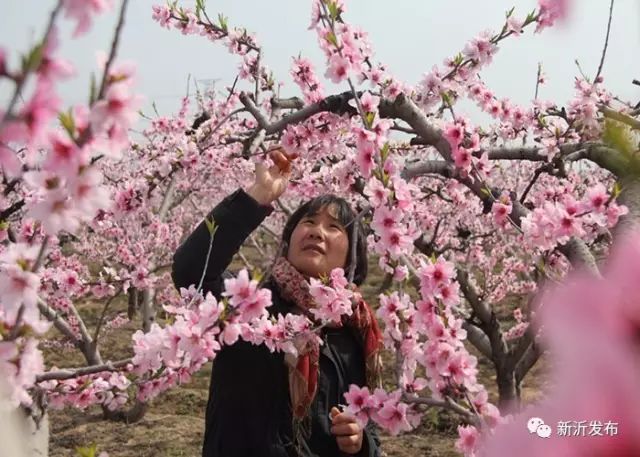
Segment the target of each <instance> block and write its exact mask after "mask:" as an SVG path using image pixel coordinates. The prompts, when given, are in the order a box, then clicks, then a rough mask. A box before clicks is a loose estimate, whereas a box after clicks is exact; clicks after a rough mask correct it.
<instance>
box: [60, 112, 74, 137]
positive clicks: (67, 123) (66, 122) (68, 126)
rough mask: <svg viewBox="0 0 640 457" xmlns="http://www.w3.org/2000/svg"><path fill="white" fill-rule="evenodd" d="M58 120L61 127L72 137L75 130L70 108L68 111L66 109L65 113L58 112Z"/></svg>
mask: <svg viewBox="0 0 640 457" xmlns="http://www.w3.org/2000/svg"><path fill="white" fill-rule="evenodd" d="M58 120H59V121H60V124H61V125H62V127H63V128H64V129H65V130H66V131H67V133H68V134H69V136H70V137H71V138H73V136H74V134H75V132H76V122H75V120H74V119H73V112H71V108H69V111H67V112H66V113H65V112H61V113H60V114H58Z"/></svg>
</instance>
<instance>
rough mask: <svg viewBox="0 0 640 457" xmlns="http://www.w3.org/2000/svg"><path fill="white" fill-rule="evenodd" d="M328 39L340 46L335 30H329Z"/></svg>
mask: <svg viewBox="0 0 640 457" xmlns="http://www.w3.org/2000/svg"><path fill="white" fill-rule="evenodd" d="M327 41H328V42H329V43H330V44H332V45H334V46H335V47H336V48H337V47H338V38H337V37H336V34H335V33H333V32H329V33H328V34H327Z"/></svg>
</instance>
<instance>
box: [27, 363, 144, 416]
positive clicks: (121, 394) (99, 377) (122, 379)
mask: <svg viewBox="0 0 640 457" xmlns="http://www.w3.org/2000/svg"><path fill="white" fill-rule="evenodd" d="M52 370H53V371H55V370H56V367H52ZM130 385H131V381H129V379H128V378H127V377H126V376H125V374H124V373H118V372H113V373H109V372H105V373H98V374H95V375H89V376H86V377H79V378H72V379H65V380H50V381H43V382H41V383H39V384H38V387H40V388H42V389H45V390H46V391H47V399H48V401H49V404H50V405H51V407H52V408H54V409H62V408H64V407H67V406H71V407H73V408H77V409H86V408H87V407H89V406H92V405H96V404H99V405H104V406H105V407H106V408H108V409H109V410H110V411H115V410H117V409H119V408H120V407H122V406H123V405H124V404H125V403H126V402H127V400H128V399H129V394H128V391H127V389H128V388H129V386H130Z"/></svg>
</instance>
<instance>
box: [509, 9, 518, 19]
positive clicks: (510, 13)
mask: <svg viewBox="0 0 640 457" xmlns="http://www.w3.org/2000/svg"><path fill="white" fill-rule="evenodd" d="M515 9H516V7H515V6H514V7H513V8H511V9H510V10H509V11H507V19H509V18H510V17H511V16H512V15H513V12H514V11H515Z"/></svg>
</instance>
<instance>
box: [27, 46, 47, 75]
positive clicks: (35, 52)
mask: <svg viewBox="0 0 640 457" xmlns="http://www.w3.org/2000/svg"><path fill="white" fill-rule="evenodd" d="M43 51H44V44H43V43H40V44H38V45H36V46H34V47H33V48H31V51H29V54H27V55H26V56H23V57H22V71H23V73H28V72H30V71H36V70H37V69H38V67H39V66H40V63H41V62H42V53H43Z"/></svg>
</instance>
